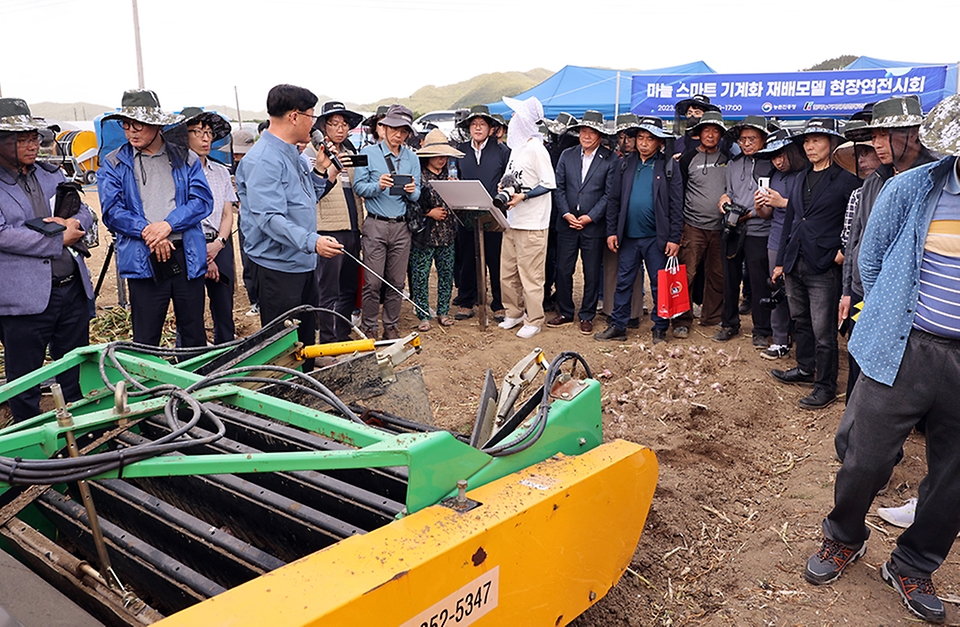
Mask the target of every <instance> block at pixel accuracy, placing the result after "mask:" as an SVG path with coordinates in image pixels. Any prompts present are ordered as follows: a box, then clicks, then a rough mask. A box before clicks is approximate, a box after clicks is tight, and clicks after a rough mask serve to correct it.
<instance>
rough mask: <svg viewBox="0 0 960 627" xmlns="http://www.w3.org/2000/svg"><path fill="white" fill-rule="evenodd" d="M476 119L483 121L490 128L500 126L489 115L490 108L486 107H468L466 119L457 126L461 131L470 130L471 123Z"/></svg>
mask: <svg viewBox="0 0 960 627" xmlns="http://www.w3.org/2000/svg"><path fill="white" fill-rule="evenodd" d="M477 118H480V119H482V120H484V121H485V122H486V123H487V124H488V125H489V126H491V127H493V126H497V125H498V124H500V122H497V120H496V118H494V117H493V116H492V115H490V107H488V106H487V105H474V106H472V107H470V111H469V112H468V113H467V117H465V118H463V119H462V120H460V122H458V123H457V126H459V127H460V128H463V129H467V128H470V124H471V122H473V121H474V120H476V119H477Z"/></svg>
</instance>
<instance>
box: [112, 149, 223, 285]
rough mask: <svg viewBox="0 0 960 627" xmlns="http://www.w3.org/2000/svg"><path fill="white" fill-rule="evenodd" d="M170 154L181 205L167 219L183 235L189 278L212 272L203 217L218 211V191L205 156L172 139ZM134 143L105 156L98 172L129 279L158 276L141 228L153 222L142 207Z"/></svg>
mask: <svg viewBox="0 0 960 627" xmlns="http://www.w3.org/2000/svg"><path fill="white" fill-rule="evenodd" d="M166 146H167V154H168V155H169V156H170V165H171V167H172V169H173V182H174V185H175V186H176V203H177V207H176V209H174V210H173V211H171V212H170V215H168V216H167V218H166V222H167V223H168V224H169V225H170V227H171V228H172V229H173V232H174V233H181V234H182V235H183V251H184V254H185V256H186V259H187V278H188V279H196V278H198V277H202V276H203V275H205V274H206V273H207V242H206V240H205V239H204V237H203V229H202V228H201V226H200V222H201V221H202V220H203V219H204V218H206V217H207V216H208V215H210V213H211V212H212V211H213V194H212V193H211V192H210V187H209V186H208V185H207V178H206V177H205V176H204V174H203V169H202V168H201V165H200V159H199V158H197V156H196V155H195V154H193V153H191V152H190V151H189V150H186V149H184V148H182V147H181V146H178V145H176V144H173V143H171V142H167V144H166ZM133 159H134V151H133V147H132V146H131V145H130V144H129V143H126V144H124V145H123V146H121V147H120V148H118V149H116V150H114V151H113V152H111V153H110V154H108V155H107V156H106V158H105V159H104V160H103V161H102V162H101V164H100V170H99V171H98V172H97V189H98V191H99V194H100V208H101V211H102V212H103V224H104V225H105V226H106V227H107V228H108V229H110V231H111V232H112V233H114V234H116V238H117V264H118V265H119V267H120V276H121V277H122V278H124V279H149V278H152V277H153V267H152V266H151V264H150V249H149V248H148V247H147V245H146V244H145V243H144V241H143V238H142V237H141V236H140V233H142V232H143V229H145V228H146V227H147V225H148V224H150V223H149V222H148V221H147V218H146V217H145V214H144V212H143V202H142V201H141V199H140V188H139V187H137V179H136V169H135V168H134V163H133Z"/></svg>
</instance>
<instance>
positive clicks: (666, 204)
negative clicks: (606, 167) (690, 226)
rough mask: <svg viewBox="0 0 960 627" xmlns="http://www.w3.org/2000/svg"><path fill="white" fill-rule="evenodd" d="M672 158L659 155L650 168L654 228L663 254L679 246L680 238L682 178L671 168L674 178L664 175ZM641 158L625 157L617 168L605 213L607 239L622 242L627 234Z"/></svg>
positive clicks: (631, 155)
mask: <svg viewBox="0 0 960 627" xmlns="http://www.w3.org/2000/svg"><path fill="white" fill-rule="evenodd" d="M672 158H673V157H672V156H671V155H664V154H662V153H661V154H660V158H659V159H657V161H656V163H655V164H654V165H653V211H654V216H655V221H656V225H657V246H659V247H660V250H666V248H667V242H672V243H674V244H679V243H680V236H681V235H682V234H683V177H682V176H681V175H680V168H678V167H674V168H673V175H672V176H671V177H670V178H669V179H668V178H667V175H666V167H665V165H666V163H667V159H672ZM639 159H640V155H639V154H637V152H636V151H634V152H631V153H630V154H629V155H627V156H626V157H625V158H624V159H622V160H621V162H620V163H619V164H618V167H617V176H616V178H617V181H616V183H617V184H616V189H617V194H616V197H615V198H614V201H613V202H612V203H610V209H609V210H608V211H607V237H610V236H611V235H616V236H617V239H618V240H619V241H621V242H622V241H623V233H624V231H625V230H626V224H627V211H628V209H629V208H630V194H631V192H633V180H634V178H635V176H634V174H635V173H636V171H637V161H638V160H639Z"/></svg>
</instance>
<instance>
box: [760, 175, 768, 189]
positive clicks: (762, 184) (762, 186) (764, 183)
mask: <svg viewBox="0 0 960 627" xmlns="http://www.w3.org/2000/svg"><path fill="white" fill-rule="evenodd" d="M757 185H758V186H759V187H760V189H769V188H770V177H769V176H761V177H759V178H757Z"/></svg>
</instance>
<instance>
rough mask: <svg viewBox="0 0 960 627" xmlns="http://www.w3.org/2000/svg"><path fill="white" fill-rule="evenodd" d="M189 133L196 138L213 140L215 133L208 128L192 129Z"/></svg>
mask: <svg viewBox="0 0 960 627" xmlns="http://www.w3.org/2000/svg"><path fill="white" fill-rule="evenodd" d="M187 132H188V133H190V134H191V135H193V136H194V137H209V138H210V139H213V131H211V130H210V129H208V128H191V129H189V130H188V131H187Z"/></svg>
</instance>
